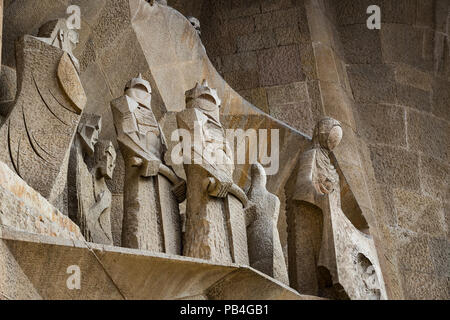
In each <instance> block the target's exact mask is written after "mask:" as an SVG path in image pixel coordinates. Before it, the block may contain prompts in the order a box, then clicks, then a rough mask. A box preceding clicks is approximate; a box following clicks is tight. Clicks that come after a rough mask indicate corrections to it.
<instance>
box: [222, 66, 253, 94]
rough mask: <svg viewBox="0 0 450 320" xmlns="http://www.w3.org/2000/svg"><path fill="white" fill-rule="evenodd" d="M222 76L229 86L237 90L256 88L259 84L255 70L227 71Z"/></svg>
mask: <svg viewBox="0 0 450 320" xmlns="http://www.w3.org/2000/svg"><path fill="white" fill-rule="evenodd" d="M223 77H224V79H225V81H226V82H227V83H228V84H229V85H230V87H232V88H233V89H234V90H238V91H239V90H247V89H253V88H257V87H259V85H260V79H259V74H258V71H257V70H249V71H232V72H227V73H225V74H224V75H223Z"/></svg>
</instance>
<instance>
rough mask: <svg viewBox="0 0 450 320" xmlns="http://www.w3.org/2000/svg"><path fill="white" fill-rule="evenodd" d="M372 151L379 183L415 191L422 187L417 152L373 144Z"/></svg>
mask: <svg viewBox="0 0 450 320" xmlns="http://www.w3.org/2000/svg"><path fill="white" fill-rule="evenodd" d="M370 153H371V158H372V163H373V168H374V171H375V176H376V178H377V180H378V182H379V183H382V184H384V185H389V186H391V187H400V188H405V189H408V190H413V191H418V190H419V189H420V178H419V174H418V170H417V169H418V167H419V158H418V156H417V155H416V154H414V153H412V152H408V151H405V150H402V149H399V148H394V147H387V146H371V147H370ZM398 164H401V165H398Z"/></svg>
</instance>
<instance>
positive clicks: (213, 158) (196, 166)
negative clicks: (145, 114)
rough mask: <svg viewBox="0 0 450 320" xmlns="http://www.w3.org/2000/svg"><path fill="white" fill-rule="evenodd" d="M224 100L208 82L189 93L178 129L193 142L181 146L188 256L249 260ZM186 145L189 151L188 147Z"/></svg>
mask: <svg viewBox="0 0 450 320" xmlns="http://www.w3.org/2000/svg"><path fill="white" fill-rule="evenodd" d="M220 104H221V101H220V99H219V97H218V96H217V92H216V90H214V89H211V88H210V87H209V86H208V83H207V82H206V81H204V82H203V84H201V85H200V84H197V85H196V86H195V87H194V88H193V89H192V90H189V91H187V92H186V110H184V111H182V112H179V113H178V114H177V122H178V127H179V129H183V130H185V131H187V132H188V133H189V134H188V135H189V137H187V138H188V139H190V138H192V137H193V138H194V139H193V145H191V144H189V145H183V152H184V154H185V155H187V158H188V159H185V171H186V177H187V205H186V230H185V234H184V245H183V252H184V255H186V256H190V257H196V258H201V259H206V260H212V261H217V262H223V263H227V262H228V263H229V262H235V263H241V264H248V262H249V260H248V248H247V235H246V227H245V216H244V207H246V206H247V197H246V195H245V193H244V192H243V191H242V190H241V189H240V188H239V187H238V186H236V185H235V184H234V183H233V179H232V176H233V171H234V164H233V160H232V152H231V150H229V147H228V144H227V141H226V138H225V132H224V128H223V127H222V124H221V123H220V116H219V107H220ZM186 149H187V150H186Z"/></svg>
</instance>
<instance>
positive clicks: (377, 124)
mask: <svg viewBox="0 0 450 320" xmlns="http://www.w3.org/2000/svg"><path fill="white" fill-rule="evenodd" d="M358 115H359V120H360V121H361V122H360V125H359V132H360V133H361V135H362V136H363V137H364V138H365V139H366V140H367V141H368V142H370V143H380V144H389V145H397V146H402V147H406V145H407V144H406V124H405V115H406V111H405V110H404V109H403V108H401V107H397V106H393V105H385V104H359V105H358Z"/></svg>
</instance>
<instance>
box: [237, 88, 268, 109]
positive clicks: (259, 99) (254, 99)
mask: <svg viewBox="0 0 450 320" xmlns="http://www.w3.org/2000/svg"><path fill="white" fill-rule="evenodd" d="M239 94H240V95H241V96H242V97H243V98H244V99H246V100H247V101H248V102H250V103H251V104H253V105H254V106H256V107H258V108H259V109H260V110H262V111H264V112H265V113H269V104H268V102H267V92H266V89H265V88H256V89H250V90H243V91H240V92H239Z"/></svg>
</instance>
